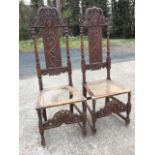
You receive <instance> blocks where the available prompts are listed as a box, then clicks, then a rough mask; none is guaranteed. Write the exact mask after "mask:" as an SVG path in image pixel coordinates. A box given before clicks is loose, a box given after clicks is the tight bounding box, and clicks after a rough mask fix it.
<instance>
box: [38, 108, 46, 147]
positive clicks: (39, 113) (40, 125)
mask: <svg viewBox="0 0 155 155" xmlns="http://www.w3.org/2000/svg"><path fill="white" fill-rule="evenodd" d="M37 114H38V119H39V121H38V127H39V132H40V136H41V145H42V146H45V137H44V129H43V125H42V114H41V109H37Z"/></svg>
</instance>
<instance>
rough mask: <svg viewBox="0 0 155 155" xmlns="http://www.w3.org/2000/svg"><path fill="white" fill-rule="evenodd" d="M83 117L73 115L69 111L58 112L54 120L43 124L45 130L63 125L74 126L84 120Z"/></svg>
mask: <svg viewBox="0 0 155 155" xmlns="http://www.w3.org/2000/svg"><path fill="white" fill-rule="evenodd" d="M82 119H83V118H82V115H78V114H74V113H71V112H70V111H69V110H61V111H58V112H57V113H56V114H55V115H54V116H53V118H52V119H49V120H48V121H47V122H45V123H44V124H43V127H44V129H49V128H55V127H58V126H60V125H62V124H63V123H66V124H72V123H77V122H80V121H81V120H82Z"/></svg>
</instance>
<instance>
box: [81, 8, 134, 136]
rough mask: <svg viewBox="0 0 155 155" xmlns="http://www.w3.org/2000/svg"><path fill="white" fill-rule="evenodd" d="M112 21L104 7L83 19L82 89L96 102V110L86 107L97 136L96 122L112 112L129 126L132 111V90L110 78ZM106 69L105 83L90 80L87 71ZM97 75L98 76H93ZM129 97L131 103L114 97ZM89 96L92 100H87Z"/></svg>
mask: <svg viewBox="0 0 155 155" xmlns="http://www.w3.org/2000/svg"><path fill="white" fill-rule="evenodd" d="M110 28H111V26H110V22H109V21H108V19H107V18H105V17H104V15H103V11H102V9H100V8H97V7H92V8H88V9H86V12H85V14H84V16H82V17H81V18H80V37H81V68H82V79H83V82H82V86H83V95H84V96H85V97H86V98H87V99H91V100H92V108H90V106H89V105H88V104H86V107H87V109H88V111H89V112H90V115H91V117H92V123H91V124H90V125H91V128H92V132H93V133H96V125H95V124H96V120H97V119H98V118H101V117H105V116H108V115H110V114H112V113H115V114H117V115H118V116H119V117H121V118H122V119H124V120H125V122H126V124H129V122H130V118H129V114H130V112H131V101H130V100H131V91H130V89H128V88H125V87H124V86H123V85H122V84H120V83H118V82H115V81H112V80H111V75H110V69H111V57H110V43H109V38H110ZM85 31H86V32H87V33H88V51H89V64H86V61H85V51H84V49H85V48H84V40H83V35H84V33H85ZM103 32H106V38H107V52H106V54H107V56H106V58H105V62H103V58H102V34H103ZM101 68H103V69H104V68H106V70H107V77H106V78H105V79H104V80H99V81H93V82H88V81H87V77H86V71H87V70H97V69H101ZM92 76H95V75H92ZM125 93H127V94H128V101H127V104H125V103H124V102H122V101H120V100H118V99H117V98H115V97H113V96H115V95H120V94H125ZM87 94H89V97H87ZM99 98H105V104H104V107H103V108H101V109H100V110H97V109H96V101H97V99H99ZM121 112H126V114H127V115H126V117H125V116H123V115H121V114H120V113H121Z"/></svg>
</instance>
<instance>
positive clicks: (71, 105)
mask: <svg viewBox="0 0 155 155" xmlns="http://www.w3.org/2000/svg"><path fill="white" fill-rule="evenodd" d="M72 97H73V95H72V94H70V95H69V98H70V99H71V98H72ZM70 112H71V113H73V112H74V111H73V104H70Z"/></svg>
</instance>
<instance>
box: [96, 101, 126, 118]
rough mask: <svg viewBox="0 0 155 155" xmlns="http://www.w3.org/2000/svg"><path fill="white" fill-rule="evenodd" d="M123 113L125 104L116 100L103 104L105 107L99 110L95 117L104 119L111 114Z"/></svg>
mask: <svg viewBox="0 0 155 155" xmlns="http://www.w3.org/2000/svg"><path fill="white" fill-rule="evenodd" d="M124 111H126V105H125V104H123V103H121V102H119V101H116V100H112V101H110V102H109V103H107V104H105V107H104V108H102V109H100V110H99V111H98V112H97V114H96V115H97V117H104V116H107V115H110V114H111V113H112V112H113V113H120V112H124Z"/></svg>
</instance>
